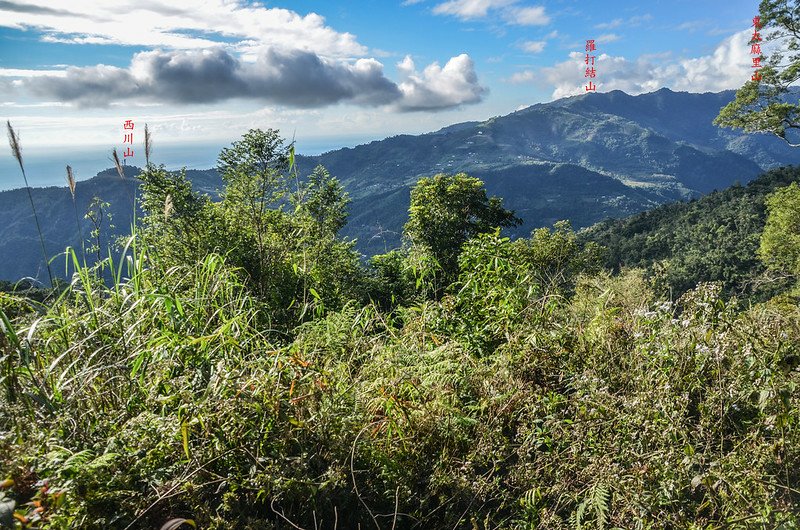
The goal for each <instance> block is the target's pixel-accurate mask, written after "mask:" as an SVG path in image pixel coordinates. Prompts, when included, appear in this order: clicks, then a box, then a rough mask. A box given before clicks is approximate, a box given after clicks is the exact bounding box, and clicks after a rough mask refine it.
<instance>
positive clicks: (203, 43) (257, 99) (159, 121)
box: [0, 0, 758, 188]
mask: <svg viewBox="0 0 800 530" xmlns="http://www.w3.org/2000/svg"><path fill="white" fill-rule="evenodd" d="M757 13H758V1H757V0H749V1H745V0H701V1H697V0H672V1H660V0H651V1H649V2H640V1H635V0H607V1H598V0H543V1H528V0H361V1H355V0H341V1H335V2H331V1H330V0H327V1H320V0H292V1H291V2H289V1H278V2H266V1H259V2H255V1H247V0H205V1H192V2H187V1H185V2H176V1H174V0H173V1H170V2H165V1H162V0H115V1H114V2H101V1H89V0H69V1H60V0H31V1H24V0H0V109H2V112H1V113H0V114H2V117H3V118H4V119H6V120H10V121H11V123H12V125H13V126H14V128H15V129H16V130H17V132H18V133H19V135H20V139H21V142H22V145H23V149H24V150H25V151H26V152H29V153H30V154H31V156H38V157H39V159H40V160H42V161H44V160H51V159H52V160H55V159H57V158H58V159H65V158H67V157H68V156H69V154H70V153H79V154H80V156H79V157H78V158H81V157H85V158H87V160H91V159H92V157H93V153H98V154H99V153H102V156H99V157H98V158H100V160H98V162H97V163H96V164H95V165H98V166H99V167H98V169H102V168H105V167H108V165H109V164H107V163H106V162H107V161H106V160H105V159H106V158H107V154H108V152H110V150H111V148H112V147H117V149H119V150H120V153H122V152H124V151H125V150H126V149H127V148H128V147H131V151H130V152H132V153H133V155H132V156H130V157H129V158H128V159H126V162H127V163H132V164H136V165H143V164H144V157H143V156H142V155H143V150H142V148H141V142H142V140H143V128H144V124H145V123H147V124H148V126H149V128H150V129H151V131H152V133H153V138H154V145H155V147H156V148H155V149H154V158H155V159H156V161H158V155H159V151H158V149H162V151H161V155H163V156H164V157H166V158H170V157H173V158H174V157H176V156H177V154H175V153H178V152H180V153H181V156H188V157H189V158H191V159H192V165H195V166H196V167H203V166H205V167H211V166H213V161H214V159H215V157H216V154H217V153H218V148H219V147H222V146H226V145H230V143H231V142H233V141H235V140H237V139H238V138H241V136H242V135H243V134H244V133H245V132H247V130H248V129H250V128H262V129H266V128H274V129H279V130H280V131H281V134H282V135H283V136H284V137H286V138H287V139H292V138H294V139H295V141H296V143H297V151H298V152H300V153H308V154H312V153H318V152H322V151H325V150H329V149H334V148H338V147H342V146H352V145H356V144H358V143H364V142H366V141H370V140H374V139H382V138H385V137H387V136H392V135H395V134H419V133H424V132H429V131H434V130H437V129H439V128H441V127H444V126H447V125H450V124H453V123H458V122H463V121H471V120H486V119H489V118H491V117H493V116H498V115H504V114H508V113H510V112H513V111H515V110H517V109H520V108H524V107H526V106H529V105H532V104H535V103H540V102H546V101H551V100H553V99H557V98H560V97H565V96H570V95H575V94H581V93H585V86H586V84H587V81H589V79H587V78H586V77H585V74H586V72H585V68H586V64H585V47H586V41H587V40H589V39H593V40H594V41H595V44H596V48H597V49H596V51H594V52H592V54H593V55H594V56H595V70H596V77H595V78H594V79H592V80H591V81H593V82H594V84H595V86H596V87H597V91H598V92H606V91H610V90H615V89H619V90H623V91H625V92H628V93H630V94H639V93H645V92H652V91H655V90H658V89H660V88H662V87H667V88H670V89H672V90H676V91H689V92H708V91H711V92H717V91H720V90H726V89H735V88H738V87H739V86H741V85H742V84H743V83H744V82H745V81H746V80H747V79H748V78H749V77H750V75H751V74H752V69H751V67H752V62H751V55H750V47H749V45H748V41H749V40H750V38H751V35H752V19H753V17H754V16H755V15H757ZM127 120H130V121H131V122H132V124H133V127H134V128H133V129H132V130H131V129H127V130H126V129H124V123H125V122H126V121H127ZM126 134H132V135H133V138H132V139H131V137H127V138H126V137H125V135H126ZM192 146H194V151H191V147H192ZM187 149H189V150H188V151H187ZM170 153H172V154H170ZM187 153H190V155H187ZM10 156H11V154H10V150H8V149H6V150H5V153H4V155H3V157H2V159H0V188H2V187H7V186H5V185H4V184H3V181H2V178H3V175H4V174H5V172H6V170H7V169H8V167H10V165H11V161H12V159H10ZM59 157H60V158H59ZM42 163H44V162H42ZM67 163H69V161H67ZM176 163H177V162H176ZM43 167H44V166H43ZM81 167H82V168H84V166H81ZM91 167H93V166H92V165H91V163H88V162H87V164H86V165H85V170H86V171H92V169H91ZM84 176H86V175H84Z"/></svg>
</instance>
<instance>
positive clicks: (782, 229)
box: [759, 182, 800, 276]
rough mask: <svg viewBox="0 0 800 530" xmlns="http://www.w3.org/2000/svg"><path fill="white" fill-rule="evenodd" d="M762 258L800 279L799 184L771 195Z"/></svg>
mask: <svg viewBox="0 0 800 530" xmlns="http://www.w3.org/2000/svg"><path fill="white" fill-rule="evenodd" d="M766 205H767V224H766V225H765V226H764V232H763V233H762V235H761V247H760V248H759V255H760V257H761V259H762V260H763V261H764V264H765V265H766V266H767V267H768V268H770V269H773V270H779V271H782V272H785V273H789V274H792V275H794V276H800V186H798V185H797V183H796V182H793V183H792V184H791V185H789V186H786V187H785V188H780V189H778V190H776V191H775V192H774V193H772V194H770V195H769V196H768V197H767V200H766Z"/></svg>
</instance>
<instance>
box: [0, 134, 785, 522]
mask: <svg viewBox="0 0 800 530" xmlns="http://www.w3.org/2000/svg"><path fill="white" fill-rule="evenodd" d="M293 162H294V155H293V152H292V150H291V149H289V148H287V147H286V146H284V144H283V142H282V140H281V139H280V138H279V137H278V136H277V135H276V134H275V132H274V131H266V132H264V131H257V130H254V131H251V132H250V133H248V134H247V135H245V136H244V137H243V139H242V140H241V141H239V142H235V143H234V144H233V146H232V147H231V148H229V149H226V150H224V151H223V153H222V154H221V155H220V172H221V174H222V175H223V178H224V180H225V184H226V187H225V190H224V193H223V194H222V200H221V201H219V202H212V201H210V200H209V199H208V198H207V197H204V196H203V195H200V194H198V193H196V192H195V191H194V190H193V189H192V187H191V185H190V184H189V182H188V181H187V179H186V178H185V175H182V174H172V173H169V172H166V171H165V170H164V168H163V167H157V166H155V165H152V164H148V166H147V167H146V168H145V169H144V170H143V171H142V173H141V174H140V175H139V178H140V180H141V183H142V191H143V196H142V198H141V208H142V211H143V217H142V218H141V219H140V220H139V222H138V223H137V228H136V229H135V230H134V233H133V234H132V235H131V236H130V237H129V238H127V239H126V240H125V241H124V245H125V251H124V253H123V254H124V256H125V258H124V259H122V260H116V261H115V260H114V259H112V258H110V257H108V258H105V259H103V260H101V261H99V262H98V263H96V264H94V265H90V266H86V267H84V266H82V261H83V256H82V251H80V250H75V251H72V252H71V254H70V255H71V257H72V259H73V262H74V265H75V268H76V273H75V275H74V276H73V278H72V281H71V283H70V284H69V286H68V287H66V288H64V289H63V290H61V291H60V292H56V293H54V294H53V295H52V297H51V298H49V299H47V300H44V301H43V302H40V301H36V300H34V299H31V298H27V297H21V296H12V295H8V294H2V293H0V330H1V331H2V332H1V333H0V391H1V392H2V394H1V395H0V481H2V482H0V525H2V524H6V525H9V526H14V525H15V526H16V527H21V528H50V529H59V528H88V529H92V528H98V529H99V528H159V527H160V526H161V525H163V524H164V523H168V524H167V525H165V528H178V527H179V526H180V525H184V527H188V526H187V525H196V526H197V527H199V528H217V529H222V528H242V529H288V528H302V529H308V530H310V529H312V528H313V529H317V528H329V529H333V528H342V529H350V528H352V529H355V528H363V529H367V528H377V529H387V530H388V529H394V528H397V529H399V528H408V529H410V528H419V529H429V528H437V529H438V528H453V529H459V528H463V529H476V528H477V529H486V530H488V529H500V528H506V529H531V528H542V529H558V528H643V529H644V528H653V529H656V528H691V529H711V528H785V529H791V528H798V527H800V511H799V510H798V502H800V489H799V488H798V480H799V479H800V472H799V470H800V425H799V424H798V423H799V422H798V420H800V415H799V414H798V405H800V403H799V402H800V394H798V391H797V385H798V381H800V373H799V372H798V370H797V367H798V364H799V361H800V352H798V350H797V345H798V344H800V309H798V306H797V304H796V303H795V302H794V301H793V299H792V298H790V297H789V295H782V296H779V297H776V298H773V299H771V300H770V301H768V302H765V303H761V304H757V305H750V306H747V307H745V306H744V305H742V304H740V303H739V302H737V300H736V298H735V297H730V296H727V295H725V294H724V291H725V289H728V291H730V287H729V286H726V285H725V284H724V283H700V284H698V285H695V286H692V288H689V289H688V290H687V292H686V293H685V294H683V295H682V296H681V297H680V298H677V299H674V300H673V299H670V298H668V297H664V296H662V294H663V293H662V292H661V290H660V287H659V285H658V283H657V282H655V283H654V282H652V281H650V280H648V278H647V275H646V274H645V272H643V271H642V270H638V269H625V270H623V271H621V272H616V273H613V274H612V273H611V272H608V271H606V270H604V269H603V267H602V266H601V265H602V263H601V255H602V249H601V248H600V247H599V246H598V245H597V244H595V243H593V242H585V241H582V240H579V238H578V236H577V235H576V234H575V233H574V232H573V231H572V230H571V228H570V227H569V225H568V224H567V223H563V222H562V223H557V224H556V225H555V226H554V227H553V228H552V229H538V230H536V231H534V232H533V233H532V234H531V235H530V237H529V238H523V239H518V240H514V241H511V240H509V239H508V238H506V237H503V236H502V234H501V232H500V230H499V226H503V225H506V226H508V225H513V224H514V223H516V218H515V217H514V215H513V213H512V212H509V211H507V210H505V209H504V208H503V206H502V205H501V204H500V203H499V201H498V200H496V199H494V198H491V197H489V196H487V194H486V192H485V190H483V188H482V186H481V183H480V181H477V180H476V179H474V178H471V177H469V176H467V175H464V174H457V175H437V176H435V177H432V178H430V179H426V180H425V181H423V182H422V183H421V184H420V185H419V186H418V187H417V188H415V192H414V193H413V194H412V195H411V207H410V209H409V219H408V221H407V223H406V228H405V231H404V232H405V241H406V243H405V245H404V246H403V247H402V248H399V249H397V250H394V251H391V252H389V253H387V254H383V255H379V256H376V257H374V258H373V259H372V260H371V261H370V262H369V264H368V265H365V264H363V263H361V262H360V260H359V258H358V254H357V252H356V251H355V250H354V246H353V243H352V241H348V240H344V239H342V238H340V237H339V236H338V235H337V234H338V232H339V230H340V229H341V228H342V226H343V224H344V222H345V219H346V208H347V204H348V200H349V198H348V196H347V194H346V193H345V192H344V190H343V189H342V187H341V186H340V185H339V183H338V182H337V181H336V179H335V178H333V177H332V176H331V175H330V174H328V172H327V171H325V169H324V168H321V167H320V168H317V169H316V170H314V172H313V174H312V175H311V176H310V177H309V178H307V179H299V178H297V177H298V176H297V175H296V174H295V168H296V166H295V165H294V164H293ZM792 171H793V170H792ZM789 173H791V171H790V170H782V172H781V171H779V172H775V173H773V174H772V176H769V177H765V179H766V180H769V179H778V180H780V178H784V177H785V178H786V179H787V181H788V180H791V179H790V178H789V177H786V175H789ZM781 175H784V177H781ZM791 178H794V177H791ZM775 183H777V180H776V181H775ZM755 186H756V187H757V186H758V184H756V185H755ZM726 193H732V194H734V195H733V196H741V193H742V189H741V188H738V189H734V190H732V191H730V192H726ZM736 194H740V195H736ZM722 196H724V195H718V196H715V197H716V199H713V200H718V201H719V200H720V197H722ZM745 202H746V201H745V199H742V200H741V201H739V202H736V203H735V204H737V205H739V206H738V208H740V210H737V211H746V209H745V206H744V203H745ZM694 204H697V203H694ZM712 204H715V203H712V202H708V203H706V205H705V208H707V209H711V208H712ZM719 204H721V205H722V206H721V207H724V205H725V204H727V202H725V201H720V202H719ZM762 204H763V202H762ZM683 207H684V208H689V209H691V208H694V205H693V204H689V205H684V206H683ZM774 209H776V210H780V208H779V205H775V208H774ZM784 213H785V212H782V211H776V213H775V214H776V215H778V216H779V217H780V215H783V214H784ZM719 215H722V213H720V214H719ZM772 215H773V213H772V212H770V216H772ZM742 222H749V223H751V227H755V226H756V225H757V224H758V223H756V221H754V220H752V219H751V217H744V218H743V219H742ZM762 224H763V222H762ZM759 226H760V225H759ZM775 227H776V228H775V229H776V230H778V229H780V223H778V224H776V225H775ZM753 230H755V229H753ZM753 233H755V232H753ZM691 234H692V233H690V234H687V235H686V237H690V236H691ZM769 248H771V247H769V245H768V244H767V245H766V247H765V249H766V250H765V251H764V252H765V256H767V255H769V254H770V252H772V253H773V254H775V255H778V256H785V255H786V253H787V252H792V251H793V250H794V249H792V248H782V247H781V248H775V249H773V250H772V251H769V250H768V249H769ZM743 257H746V258H748V259H749V258H751V257H752V256H750V255H746V256H745V255H741V254H732V255H730V256H729V258H728V259H729V261H731V262H736V263H738V261H741V259H742V258H743ZM775 263H787V260H785V259H784V260H783V261H781V260H777V261H775ZM737 266H738V265H737ZM670 267H671V266H667V270H670ZM741 267H744V268H743V270H745V269H746V266H744V265H741ZM103 278H110V281H103ZM721 279H725V280H727V279H728V278H721ZM184 519H185V520H187V521H184Z"/></svg>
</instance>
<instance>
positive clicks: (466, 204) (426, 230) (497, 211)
mask: <svg viewBox="0 0 800 530" xmlns="http://www.w3.org/2000/svg"><path fill="white" fill-rule="evenodd" d="M520 222H521V221H520V219H518V218H517V217H515V216H514V213H513V212H511V211H508V210H506V209H504V208H503V207H502V206H501V200H500V199H499V198H497V197H491V198H489V197H487V196H486V190H485V189H484V187H483V182H481V181H480V180H479V179H476V178H474V177H470V176H468V175H466V174H464V173H459V174H457V175H445V174H442V173H440V174H438V175H435V176H434V177H431V178H427V177H426V178H422V179H420V180H419V181H418V182H417V184H416V186H414V188H413V189H412V190H411V206H410V207H409V210H408V222H407V223H406V224H405V226H404V228H403V235H404V237H405V238H406V239H407V240H408V242H409V243H410V244H411V247H412V253H416V254H419V255H421V257H420V259H419V260H418V263H419V264H420V268H421V269H424V270H430V271H432V273H433V274H432V276H433V277H434V280H433V281H434V292H437V293H438V292H440V291H441V289H442V288H443V287H444V286H446V285H448V284H449V283H450V282H451V281H452V280H454V279H455V277H456V275H457V273H458V256H459V254H460V252H461V247H462V245H463V244H464V243H465V242H467V240H469V239H470V238H472V237H474V236H476V235H478V234H483V233H487V232H490V231H492V230H493V229H494V228H495V227H509V226H515V225H517V224H519V223H520ZM423 273H424V271H423ZM429 274H430V273H429Z"/></svg>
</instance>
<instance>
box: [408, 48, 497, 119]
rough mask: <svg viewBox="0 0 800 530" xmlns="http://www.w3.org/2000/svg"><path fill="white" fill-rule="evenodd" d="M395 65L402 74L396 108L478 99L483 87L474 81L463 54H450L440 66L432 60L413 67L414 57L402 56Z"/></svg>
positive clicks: (428, 107) (427, 107)
mask: <svg viewBox="0 0 800 530" xmlns="http://www.w3.org/2000/svg"><path fill="white" fill-rule="evenodd" d="M397 69H398V71H399V72H400V74H401V75H402V76H403V77H404V80H403V81H402V82H401V83H400V85H399V88H400V92H401V93H402V95H403V96H402V99H401V100H400V101H399V102H398V108H399V109H400V110H404V111H412V110H431V109H444V108H452V107H457V106H460V105H464V104H468V103H477V102H479V101H481V99H482V98H483V96H484V94H486V92H487V89H486V88H484V87H482V86H481V85H480V84H479V83H478V76H477V75H476V74H475V65H474V64H473V62H472V59H471V58H470V57H469V55H467V54H461V55H459V56H457V57H453V58H452V59H450V60H449V61H447V64H445V65H444V67H443V68H442V67H440V66H439V64H438V63H433V64H431V65H429V66H428V67H426V68H425V70H423V72H422V74H420V73H418V72H417V71H416V67H415V65H414V61H413V60H412V59H411V57H410V56H406V57H405V59H403V61H401V62H400V63H398V65H397Z"/></svg>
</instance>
